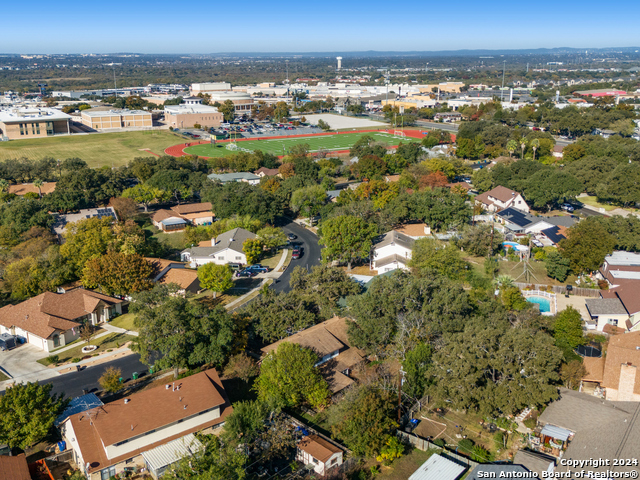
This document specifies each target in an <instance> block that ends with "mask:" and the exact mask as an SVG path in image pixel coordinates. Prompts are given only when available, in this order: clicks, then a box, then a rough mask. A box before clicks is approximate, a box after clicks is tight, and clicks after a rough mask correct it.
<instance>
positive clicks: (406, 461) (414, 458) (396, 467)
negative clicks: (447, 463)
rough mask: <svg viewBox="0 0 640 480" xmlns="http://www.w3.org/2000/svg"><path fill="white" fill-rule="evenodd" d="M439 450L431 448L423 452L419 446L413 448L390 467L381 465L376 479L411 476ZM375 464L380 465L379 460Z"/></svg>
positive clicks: (383, 479) (395, 478) (394, 478)
mask: <svg viewBox="0 0 640 480" xmlns="http://www.w3.org/2000/svg"><path fill="white" fill-rule="evenodd" d="M436 452H437V450H429V451H428V452H423V451H422V450H418V449H417V448H414V449H412V450H411V451H410V452H409V453H407V454H406V455H404V456H402V457H401V458H399V459H398V460H396V461H394V462H393V463H392V464H391V465H390V466H388V467H384V466H382V467H380V468H381V469H382V470H381V472H380V474H379V475H376V480H398V479H400V478H409V477H410V476H411V474H412V473H413V472H415V471H416V470H417V469H418V468H419V467H420V465H422V464H423V463H424V462H426V461H427V460H429V457H430V456H431V455H433V454H434V453H436ZM373 465H380V464H379V463H378V462H375V463H373Z"/></svg>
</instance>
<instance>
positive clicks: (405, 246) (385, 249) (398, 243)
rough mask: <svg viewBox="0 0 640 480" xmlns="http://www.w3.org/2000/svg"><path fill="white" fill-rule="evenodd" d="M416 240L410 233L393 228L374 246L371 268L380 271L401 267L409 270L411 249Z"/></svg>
mask: <svg viewBox="0 0 640 480" xmlns="http://www.w3.org/2000/svg"><path fill="white" fill-rule="evenodd" d="M414 243H415V240H414V239H413V238H412V237H409V236H408V235H405V234H403V233H400V232H397V231H395V230H391V231H390V232H387V233H385V234H384V236H383V237H382V239H381V240H380V241H379V242H377V243H376V244H375V245H374V247H373V253H372V254H371V270H377V271H378V273H384V272H390V271H391V270H396V269H398V268H401V269H403V270H409V266H408V264H409V261H410V260H411V251H412V250H413V244H414Z"/></svg>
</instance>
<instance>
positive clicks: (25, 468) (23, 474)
mask: <svg viewBox="0 0 640 480" xmlns="http://www.w3.org/2000/svg"><path fill="white" fill-rule="evenodd" d="M0 480H31V474H30V473H29V465H28V464H27V457H25V456H24V453H22V454H20V455H17V456H15V457H10V456H8V455H0Z"/></svg>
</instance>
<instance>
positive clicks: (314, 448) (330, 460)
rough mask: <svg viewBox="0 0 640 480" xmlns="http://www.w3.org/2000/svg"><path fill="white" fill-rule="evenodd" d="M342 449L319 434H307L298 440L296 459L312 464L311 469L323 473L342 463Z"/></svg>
mask: <svg viewBox="0 0 640 480" xmlns="http://www.w3.org/2000/svg"><path fill="white" fill-rule="evenodd" d="M342 454H343V452H342V449H341V448H339V447H337V446H335V445H334V444H333V443H331V442H329V441H328V440H325V439H324V438H322V437H321V436H319V435H308V436H306V437H304V438H303V439H302V440H300V441H299V442H298V445H297V452H296V460H298V461H300V462H302V463H304V464H305V465H310V466H313V471H314V472H316V473H317V474H319V475H323V476H324V475H325V474H327V473H328V471H329V470H330V469H332V468H334V467H339V466H340V465H342Z"/></svg>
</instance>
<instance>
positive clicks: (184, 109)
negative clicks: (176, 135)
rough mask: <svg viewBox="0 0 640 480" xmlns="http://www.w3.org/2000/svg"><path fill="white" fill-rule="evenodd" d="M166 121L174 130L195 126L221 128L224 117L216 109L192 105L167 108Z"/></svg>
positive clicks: (165, 108) (165, 109)
mask: <svg viewBox="0 0 640 480" xmlns="http://www.w3.org/2000/svg"><path fill="white" fill-rule="evenodd" d="M164 119H165V122H166V123H167V124H168V125H169V126H171V127H174V128H191V127H193V126H194V125H195V124H198V125H201V126H203V127H219V126H220V124H221V123H222V122H223V121H224V116H223V115H222V113H220V112H219V111H218V109H217V108H216V107H212V106H210V105H201V104H198V103H192V104H186V105H167V106H165V107H164Z"/></svg>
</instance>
